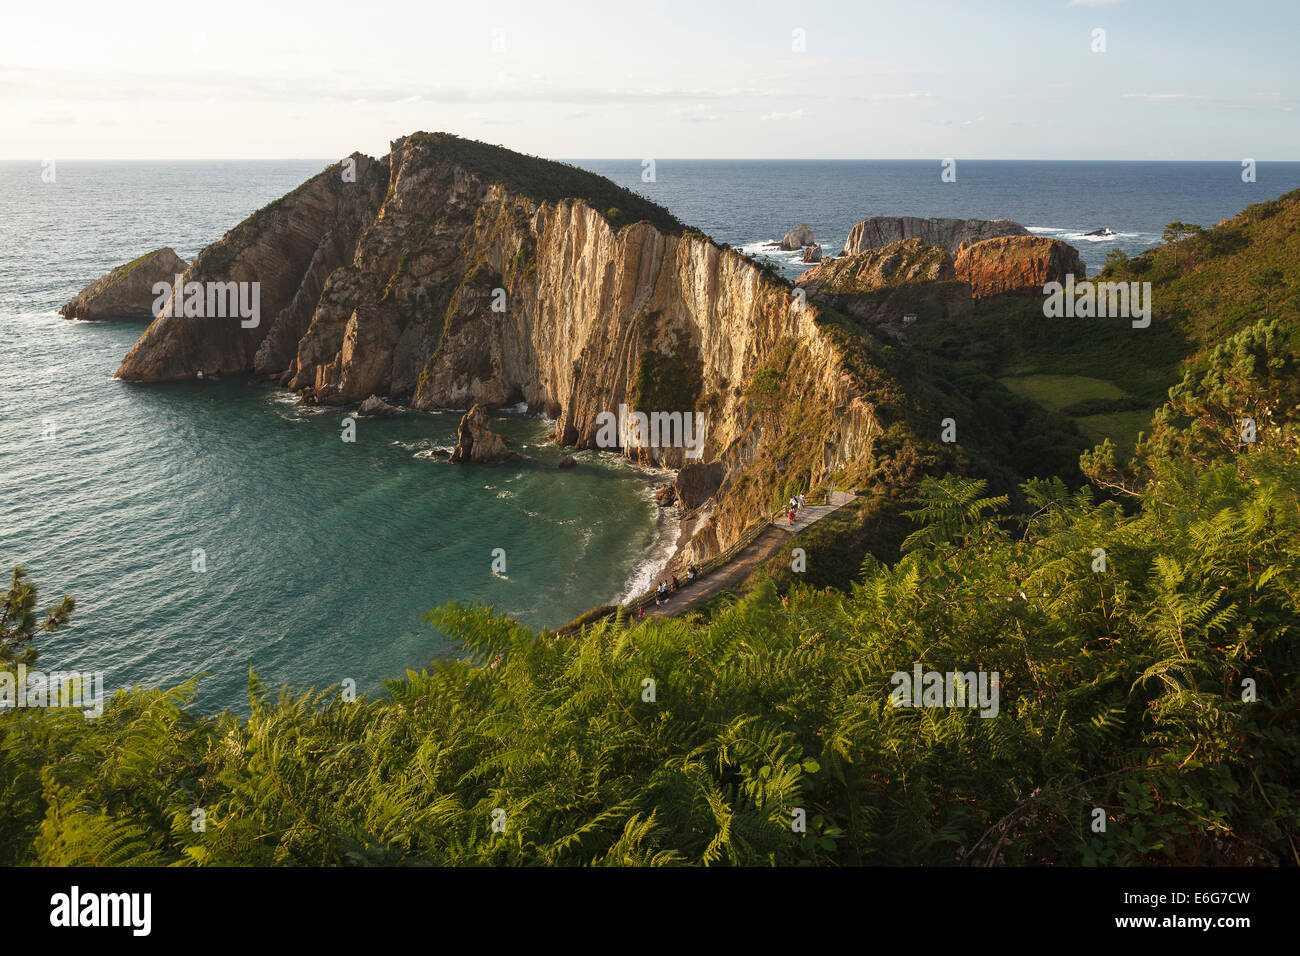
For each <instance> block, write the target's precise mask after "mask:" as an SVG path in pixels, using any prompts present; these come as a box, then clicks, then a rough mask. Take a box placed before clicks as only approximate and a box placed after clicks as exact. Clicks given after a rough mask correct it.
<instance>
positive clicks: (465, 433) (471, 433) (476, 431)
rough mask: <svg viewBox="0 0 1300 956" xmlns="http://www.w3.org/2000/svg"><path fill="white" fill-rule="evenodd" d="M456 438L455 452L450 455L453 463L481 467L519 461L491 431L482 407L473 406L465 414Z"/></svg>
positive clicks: (488, 420) (504, 442)
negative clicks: (471, 464) (478, 465)
mask: <svg viewBox="0 0 1300 956" xmlns="http://www.w3.org/2000/svg"><path fill="white" fill-rule="evenodd" d="M456 436H457V437H456V450H455V451H453V452H452V453H451V460H452V461H454V462H473V463H475V464H481V465H482V464H491V463H494V462H499V461H518V460H519V455H517V454H516V453H515V452H513V451H511V450H510V443H509V442H508V441H506V440H505V439H504V438H502V437H501V436H500V435H498V434H497V433H496V432H494V431H493V430H492V422H491V420H490V419H489V418H488V413H487V409H485V408H484V407H483V406H482V405H479V404H475V405H474V407H473V408H471V409H470V410H469V411H468V412H466V413H465V415H464V417H462V418H461V420H460V426H459V427H458V428H457V429H456Z"/></svg>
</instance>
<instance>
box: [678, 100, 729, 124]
mask: <svg viewBox="0 0 1300 956" xmlns="http://www.w3.org/2000/svg"><path fill="white" fill-rule="evenodd" d="M668 115H669V116H671V117H672V118H673V119H678V120H682V121H683V122H686V123H716V122H718V120H719V119H720V117H719V116H718V114H717V113H714V112H712V111H711V110H710V109H709V108H708V107H706V106H705V105H704V104H703V103H696V104H695V105H694V106H690V107H682V108H679V109H675V110H669V112H668Z"/></svg>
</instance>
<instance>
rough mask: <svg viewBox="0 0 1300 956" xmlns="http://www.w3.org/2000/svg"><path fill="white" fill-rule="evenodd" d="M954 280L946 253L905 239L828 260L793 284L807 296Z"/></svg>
mask: <svg viewBox="0 0 1300 956" xmlns="http://www.w3.org/2000/svg"><path fill="white" fill-rule="evenodd" d="M956 278H957V273H956V269H955V268H954V265H953V258H952V256H951V255H949V254H948V253H947V252H946V251H945V250H943V249H940V248H938V247H936V246H927V245H924V244H923V243H922V242H921V240H920V239H906V240H903V241H902V242H895V243H891V244H890V245H888V246H884V247H883V248H880V249H872V250H870V251H869V252H864V253H861V254H859V255H854V256H839V257H837V258H835V259H827V260H825V261H824V262H822V263H821V264H820V265H818V266H817V267H816V268H813V269H809V270H808V271H807V272H805V273H804V274H803V275H801V276H800V277H799V280H798V282H796V283H795V284H796V285H798V286H800V287H801V288H803V289H805V290H807V292H808V294H809V295H819V294H826V295H834V294H838V293H859V292H871V291H873V290H875V289H882V288H884V287H886V286H891V285H897V284H899V283H901V282H945V281H949V280H952V279H956Z"/></svg>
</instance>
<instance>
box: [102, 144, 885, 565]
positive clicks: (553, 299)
mask: <svg viewBox="0 0 1300 956" xmlns="http://www.w3.org/2000/svg"><path fill="white" fill-rule="evenodd" d="M353 161H354V162H355V173H356V175H355V181H349V180H348V179H347V178H346V177H345V176H344V175H343V170H342V168H341V166H337V165H336V166H333V167H330V168H328V169H326V170H325V171H324V172H322V173H321V174H319V175H318V176H316V177H314V178H313V179H311V180H309V181H308V182H306V183H304V184H303V186H301V187H299V188H298V189H297V190H295V191H294V192H292V193H290V194H289V195H287V196H285V197H284V198H283V199H281V200H279V201H277V202H276V203H273V204H272V205H271V206H269V207H267V208H266V209H263V210H260V211H259V212H257V213H255V214H254V215H252V216H250V217H249V218H248V219H247V220H245V221H244V222H243V223H241V224H240V225H238V226H236V227H235V228H234V229H233V230H231V231H230V232H229V233H228V234H227V235H226V236H225V237H224V238H222V239H221V240H220V241H219V242H217V243H215V244H214V245H212V246H210V247H208V248H207V249H205V250H203V252H202V253H201V254H200V255H199V256H198V258H197V259H196V260H195V261H194V263H193V264H192V265H191V266H190V268H189V269H188V270H187V272H186V275H185V280H186V282H219V281H240V282H253V281H258V282H260V283H261V302H262V313H263V319H262V321H261V323H260V325H259V327H257V328H243V327H241V324H240V322H239V321H237V320H234V319H229V318H200V317H184V316H172V315H164V316H162V317H159V318H157V319H156V320H155V321H154V322H153V324H152V325H150V327H149V328H148V329H147V330H146V332H145V333H144V335H143V336H142V337H141V339H140V341H139V342H138V343H137V344H136V345H135V347H134V348H133V349H132V350H131V352H130V354H128V355H127V357H126V359H125V360H124V361H123V363H122V367H121V369H120V370H119V373H118V374H119V376H120V377H122V378H124V379H136V380H145V381H158V380H163V379H177V378H188V377H191V376H193V375H194V374H195V373H196V372H199V371H202V372H205V373H209V372H224V373H237V372H253V373H260V374H265V375H269V376H271V377H273V378H274V379H276V380H278V381H280V382H283V383H285V384H287V385H288V386H289V387H290V388H292V389H294V390H296V391H298V392H299V393H300V394H301V395H302V397H303V400H304V401H307V402H315V403H322V404H348V403H354V402H359V401H360V400H362V399H364V398H366V397H367V396H369V395H371V394H375V395H385V396H389V397H390V398H394V399H405V400H409V402H410V404H411V405H412V406H413V407H414V408H417V409H433V408H439V407H453V408H465V407H467V406H470V405H473V404H475V403H478V404H482V405H484V406H486V407H488V408H491V407H497V406H500V405H503V404H506V403H514V402H517V401H520V400H523V401H526V402H528V404H529V406H530V407H531V408H534V409H538V410H545V411H546V412H547V413H548V414H549V415H550V416H551V417H553V418H554V419H555V420H556V430H555V438H556V440H557V441H559V442H561V443H563V444H566V445H576V446H577V447H579V448H591V447H608V444H607V443H606V442H605V441H603V440H602V431H601V416H602V413H610V414H616V413H617V411H618V409H619V407H620V405H626V406H627V408H628V409H629V410H640V411H644V412H647V413H651V412H664V413H672V412H683V413H685V412H689V413H691V414H693V415H695V416H698V418H697V420H702V421H703V423H704V431H703V434H704V440H703V445H702V455H700V456H699V458H698V459H696V460H698V461H699V462H701V463H717V464H718V466H719V467H720V469H721V472H722V474H723V476H724V477H723V478H722V480H721V481H720V482H719V490H718V492H717V498H718V504H717V507H716V508H715V509H713V512H712V514H713V518H712V520H711V521H710V522H709V524H708V525H707V526H706V527H705V528H704V529H702V532H701V533H700V535H698V540H697V541H696V542H695V546H694V551H693V556H696V557H700V556H704V555H707V554H708V553H710V552H711V551H714V550H716V549H717V548H720V547H725V546H726V545H727V544H729V543H730V542H731V541H732V540H734V539H735V537H736V536H737V535H738V534H739V532H740V530H741V529H742V528H743V527H744V525H745V524H746V523H747V522H749V521H750V520H752V518H753V517H754V515H755V513H761V512H762V511H764V510H766V509H767V508H768V507H769V506H770V505H771V502H772V501H775V500H779V499H780V497H781V495H782V494H784V493H785V487H784V486H785V485H791V486H792V487H795V490H803V489H804V488H806V487H808V486H810V485H811V484H812V483H814V482H816V481H819V480H822V479H823V478H825V477H826V476H827V475H829V474H831V473H833V472H835V471H836V470H837V469H841V468H843V467H845V466H846V464H848V463H850V462H860V461H863V460H865V459H869V458H870V452H871V449H872V447H873V442H874V440H875V437H876V435H877V434H878V433H879V431H880V427H881V426H880V424H879V422H878V409H877V407H876V405H875V404H874V403H873V402H872V401H871V400H870V399H869V398H868V397H864V393H863V390H862V388H861V387H860V386H859V384H858V382H859V381H860V380H861V378H862V376H861V375H860V374H858V373H856V372H855V371H853V370H851V369H850V368H849V367H847V366H846V364H845V362H844V361H843V354H844V347H845V346H844V344H843V342H839V341H837V340H836V338H835V335H844V334H846V333H844V332H843V330H838V331H836V332H835V335H831V334H828V331H827V327H826V324H827V321H828V320H827V318H826V317H824V316H822V315H821V314H820V312H819V309H818V308H816V307H814V306H806V307H805V306H804V305H803V303H802V302H801V301H800V299H799V297H792V295H791V290H790V288H789V287H788V286H787V285H786V284H784V283H782V282H781V281H779V280H777V279H776V278H775V277H774V276H773V275H772V274H771V273H770V272H769V271H765V270H764V269H762V268H761V267H760V266H758V265H757V264H755V263H754V262H752V261H751V260H749V259H748V258H746V257H744V256H742V255H740V254H739V253H737V252H734V251H732V250H729V249H725V248H722V247H720V246H718V245H717V244H715V243H713V242H712V241H711V240H710V239H709V238H708V237H706V236H703V235H701V234H699V233H696V232H692V231H690V230H687V229H685V228H683V227H682V226H681V224H680V223H678V222H677V221H676V220H675V219H673V218H672V217H671V216H670V215H668V214H667V213H666V212H664V211H663V210H662V209H660V208H659V207H657V206H654V205H652V204H650V203H648V202H647V201H645V200H644V199H642V198H640V197H639V196H637V195H636V194H635V193H632V192H630V191H628V190H624V189H621V188H620V187H617V186H615V185H614V184H612V183H610V182H609V181H608V180H605V179H603V178H601V177H598V176H594V175H592V174H589V173H586V172H584V171H582V170H578V169H575V168H573V167H569V166H565V165H563V164H559V163H552V162H547V161H545V160H539V159H535V158H532V157H526V156H522V155H520V154H517V153H512V152H510V151H508V150H504V149H500V148H497V147H490V146H486V145H484V144H481V143H472V142H470V141H466V140H461V139H458V138H457V137H454V136H448V135H445V134H423V133H419V134H413V135H412V136H409V137H405V138H403V139H400V140H397V141H396V142H394V143H393V144H392V148H391V152H390V154H389V155H388V156H387V157H385V158H384V159H380V160H371V159H368V158H366V157H364V156H354V157H353ZM848 334H850V335H851V336H852V335H856V334H857V333H848ZM759 372H767V373H771V374H772V375H777V376H779V377H780V378H782V379H783V381H782V382H781V383H780V386H779V387H778V388H777V389H776V390H775V392H774V393H771V394H768V393H765V394H763V395H757V394H755V393H754V392H753V391H752V390H751V389H750V384H751V383H752V382H753V380H754V378H755V376H756V375H757V374H758V373H759ZM765 381H766V380H765ZM606 437H607V436H606ZM623 451H624V453H625V454H629V455H632V456H634V457H636V458H638V459H640V460H642V461H647V462H656V463H660V464H665V465H669V466H673V467H677V466H680V465H682V464H683V463H684V462H685V460H686V458H685V452H684V449H683V448H682V447H680V444H678V445H676V446H671V447H665V446H664V445H663V444H662V443H661V445H660V446H658V447H653V446H652V447H637V448H623ZM796 486H797V487H796Z"/></svg>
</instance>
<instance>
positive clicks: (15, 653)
mask: <svg viewBox="0 0 1300 956" xmlns="http://www.w3.org/2000/svg"><path fill="white" fill-rule="evenodd" d="M75 607H76V602H75V601H74V600H73V599H72V598H70V597H68V595H66V594H65V595H63V600H62V601H60V602H59V603H58V604H56V605H55V606H54V607H52V608H50V609H49V610H48V611H47V612H46V614H45V620H44V621H42V622H40V623H39V624H38V623H37V615H36V585H35V584H33V583H32V582H31V581H30V580H29V579H28V577H27V569H26V568H23V567H21V566H20V567H16V568H14V576H13V582H12V583H11V584H10V585H9V590H8V591H6V592H5V595H4V604H3V606H0V665H4V664H32V663H35V661H36V645H34V644H33V643H32V639H33V638H35V637H36V636H37V635H38V634H48V633H50V632H52V631H57V630H58V629H59V628H61V627H62V626H63V625H64V624H67V623H68V618H69V617H71V616H72V611H73V609H74V608H75Z"/></svg>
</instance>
